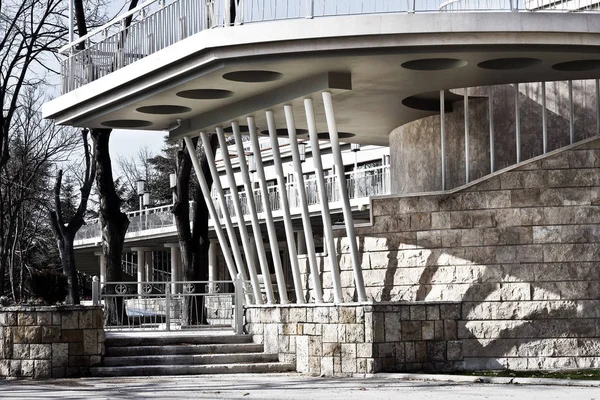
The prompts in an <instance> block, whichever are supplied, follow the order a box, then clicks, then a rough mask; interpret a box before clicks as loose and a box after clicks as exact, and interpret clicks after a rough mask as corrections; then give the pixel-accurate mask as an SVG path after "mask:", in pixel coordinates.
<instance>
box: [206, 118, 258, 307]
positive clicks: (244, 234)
mask: <svg viewBox="0 0 600 400" xmlns="http://www.w3.org/2000/svg"><path fill="white" fill-rule="evenodd" d="M216 131H217V137H218V138H219V147H220V148H221V156H222V158H223V165H224V166H225V173H226V174H227V182H228V183H229V190H230V191H231V199H232V201H233V208H234V209H235V215H236V216H237V221H238V231H239V232H240V239H241V241H242V249H243V250H244V255H245V256H246V265H248V274H249V275H250V282H252V291H253V293H254V298H255V299H257V300H256V301H257V303H258V304H262V296H261V294H260V284H259V282H258V276H257V274H256V264H255V263H254V258H253V257H252V254H251V251H250V242H249V240H248V230H247V229H246V221H245V220H244V213H243V211H242V206H241V204H240V196H239V193H238V190H237V184H236V183H235V176H234V175H233V167H232V166H231V159H230V157H229V149H227V141H226V140H225V132H223V128H221V127H220V126H218V127H217V129H216Z"/></svg>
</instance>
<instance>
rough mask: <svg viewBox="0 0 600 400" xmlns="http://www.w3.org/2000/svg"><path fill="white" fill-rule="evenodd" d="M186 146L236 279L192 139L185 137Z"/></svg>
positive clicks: (231, 273) (226, 257)
mask: <svg viewBox="0 0 600 400" xmlns="http://www.w3.org/2000/svg"><path fill="white" fill-rule="evenodd" d="M183 140H184V141H185V146H186V147H187V149H188V154H189V156H190V159H191V160H192V165H193V166H194V172H195V173H196V178H198V184H199V185H200V190H201V191H202V197H204V202H205V203H206V207H207V208H208V214H209V215H210V218H211V219H212V221H213V226H214V228H215V233H216V234H217V239H218V240H219V243H220V244H221V252H222V253H223V258H225V264H227V270H228V271H229V276H230V277H231V279H235V278H236V277H237V270H236V269H235V263H234V261H233V258H232V257H231V252H230V251H229V245H228V244H227V239H226V238H225V232H223V228H221V221H220V220H219V216H218V215H217V210H216V209H215V205H214V204H213V201H212V198H211V197H210V188H209V187H208V183H207V182H206V178H205V177H204V174H203V173H202V168H201V167H200V162H199V161H198V156H197V155H196V148H195V147H194V142H193V141H192V139H191V138H190V137H187V136H186V137H184V138H183Z"/></svg>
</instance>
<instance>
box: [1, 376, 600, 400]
mask: <svg viewBox="0 0 600 400" xmlns="http://www.w3.org/2000/svg"><path fill="white" fill-rule="evenodd" d="M407 377H410V376H408V375H403V374H378V375H375V376H372V377H367V378H316V377H309V376H304V375H297V374H260V375H249V374H244V375H201V376H193V377H189V376H169V377H142V378H81V379H56V380H46V381H29V380H21V381H19V380H0V399H3V400H5V399H6V400H15V399H19V400H35V399H84V398H85V399H89V400H100V399H111V400H113V399H187V400H190V399H286V400H287V399H303V400H334V399H344V400H347V399H361V400H375V399H377V400H384V399H402V400H412V399H415V400H416V399H419V400H425V399H443V400H454V399H467V398H484V399H509V398H510V399H512V398H515V399H527V400H536V399H540V400H541V399H544V400H552V399H569V400H600V388H599V387H598V382H595V383H591V384H593V385H596V387H572V386H552V385H529V384H525V385H523V384H514V383H513V384H491V383H474V382H472V380H474V379H476V378H475V377H464V378H456V377H454V378H453V380H454V381H453V382H449V381H445V380H444V379H446V378H445V377H435V376H430V377H433V378H435V379H440V380H437V381H427V380H421V377H419V376H412V377H413V378H416V380H408V379H406V378H407ZM461 380H463V381H462V382H461ZM584 384H587V383H584Z"/></svg>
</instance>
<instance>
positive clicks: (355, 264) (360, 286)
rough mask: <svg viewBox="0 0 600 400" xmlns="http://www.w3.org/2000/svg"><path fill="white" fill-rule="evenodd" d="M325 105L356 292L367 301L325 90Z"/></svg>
mask: <svg viewBox="0 0 600 400" xmlns="http://www.w3.org/2000/svg"><path fill="white" fill-rule="evenodd" d="M323 105H324V106H325V118H326V119H327V129H328V131H329V140H330V142H331V153H332V154H333V162H334V164H335V166H336V168H335V169H336V173H337V176H338V183H339V190H340V197H341V200H342V204H343V208H342V210H343V211H344V224H345V225H346V234H347V235H348V242H349V244H350V255H351V256H352V269H353V271H354V283H355V285H356V292H357V293H358V301H367V293H366V292H365V284H364V280H363V275H362V268H361V265H360V261H359V259H358V245H357V244H356V233H355V232H354V220H353V219H352V209H351V208H350V198H349V197H348V188H347V187H346V177H345V175H344V163H343V161H342V152H341V149H340V139H339V137H338V131H337V124H336V122H335V113H334V111H333V101H332V99H331V93H329V92H323Z"/></svg>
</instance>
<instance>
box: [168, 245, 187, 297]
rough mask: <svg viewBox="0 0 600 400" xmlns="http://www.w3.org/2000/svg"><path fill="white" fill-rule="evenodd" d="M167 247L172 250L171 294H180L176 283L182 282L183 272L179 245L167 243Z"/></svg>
mask: <svg viewBox="0 0 600 400" xmlns="http://www.w3.org/2000/svg"><path fill="white" fill-rule="evenodd" d="M164 246H165V247H167V248H169V249H170V250H171V252H170V256H171V282H172V283H171V293H179V292H180V290H179V287H178V286H180V285H178V284H177V283H176V282H181V281H182V280H183V279H182V271H181V256H180V250H179V243H165V245H164Z"/></svg>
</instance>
